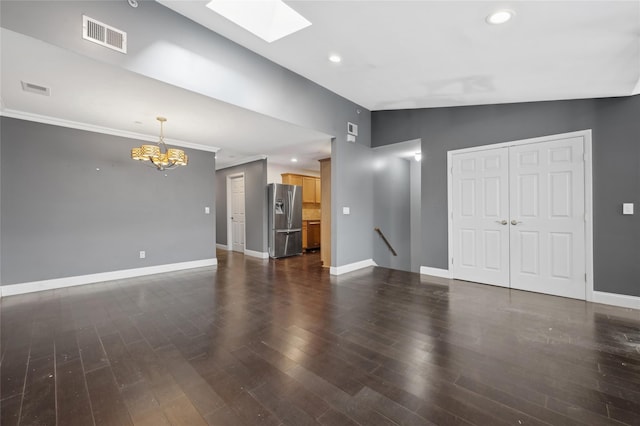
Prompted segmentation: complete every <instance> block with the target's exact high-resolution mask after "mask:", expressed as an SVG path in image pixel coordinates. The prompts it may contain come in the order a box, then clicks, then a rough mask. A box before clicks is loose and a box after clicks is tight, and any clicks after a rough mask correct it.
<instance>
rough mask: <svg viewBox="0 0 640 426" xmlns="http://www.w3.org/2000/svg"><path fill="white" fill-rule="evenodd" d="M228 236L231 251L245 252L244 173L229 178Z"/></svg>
mask: <svg viewBox="0 0 640 426" xmlns="http://www.w3.org/2000/svg"><path fill="white" fill-rule="evenodd" d="M227 216H228V218H227V235H228V248H229V250H233V251H237V252H240V253H244V251H245V199H244V173H240V174H237V175H230V176H227Z"/></svg>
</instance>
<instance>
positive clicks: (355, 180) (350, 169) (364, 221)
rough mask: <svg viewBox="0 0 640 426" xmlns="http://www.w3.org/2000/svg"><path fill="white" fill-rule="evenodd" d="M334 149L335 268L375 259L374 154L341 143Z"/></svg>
mask: <svg viewBox="0 0 640 426" xmlns="http://www.w3.org/2000/svg"><path fill="white" fill-rule="evenodd" d="M331 148H332V150H331V209H332V212H331V223H332V229H331V231H332V233H331V247H332V248H331V265H332V266H342V265H347V264H350V263H354V262H359V261H362V260H365V259H373V251H372V246H373V210H372V208H373V151H372V150H371V148H369V147H367V146H364V145H361V144H360V143H350V142H339V141H337V140H336V141H333V142H332V144H331ZM343 207H349V209H350V214H349V215H345V214H343Z"/></svg>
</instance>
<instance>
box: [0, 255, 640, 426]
mask: <svg viewBox="0 0 640 426" xmlns="http://www.w3.org/2000/svg"><path fill="white" fill-rule="evenodd" d="M218 260H219V266H218V267H217V268H205V269H197V270H190V271H183V272H177V273H169V274H164V275H155V276H148V277H141V278H136V279H129V280H122V281H114V282H108V283H101V284H96V285H87V286H81V287H73V288H67V289H62V290H57V291H47V292H41V293H33V294H28V295H22V296H13V297H8V298H4V299H2V301H1V306H2V315H1V321H2V325H1V327H2V329H1V331H2V335H1V337H2V340H1V343H2V347H1V357H2V358H1V359H2V361H1V374H2V375H1V383H2V387H1V394H0V399H1V409H2V411H1V413H0V415H1V417H0V423H1V424H2V426H11V425H16V424H20V425H55V424H58V425H65V426H66V425H83V426H84V425H93V424H95V425H153V426H157V425H190V426H191V425H206V424H210V425H257V424H260V425H262V424H265V425H281V424H285V425H315V424H323V425H331V426H338V425H355V424H359V425H430V424H444V425H470V424H475V425H483V426H484V425H506V424H512V425H542V424H551V425H573V424H584V425H621V424H632V425H640V331H639V329H640V312H639V311H633V310H628V309H621V308H614V307H608V306H604V305H595V304H590V303H584V302H580V301H576V300H570V299H563V298H558V297H552V296H544V295H538V294H532V293H526V292H521V291H509V290H508V289H503V288H497V287H491V286H484V285H478V284H471V283H465V282H451V283H448V282H447V281H442V282H440V283H438V282H435V281H430V280H429V279H427V278H425V277H420V276H419V275H417V274H409V273H405V272H400V271H393V270H388V269H382V268H369V269H367V270H363V271H358V272H354V273H351V274H347V275H344V276H341V277H339V278H336V277H330V276H329V274H328V271H327V270H323V269H321V268H320V260H319V255H318V254H317V253H316V254H308V255H304V256H301V257H295V258H289V259H283V260H277V261H266V260H259V259H254V258H250V257H244V256H241V255H237V254H229V253H227V252H219V253H218Z"/></svg>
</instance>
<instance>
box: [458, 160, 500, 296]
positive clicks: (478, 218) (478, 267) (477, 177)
mask: <svg viewBox="0 0 640 426" xmlns="http://www.w3.org/2000/svg"><path fill="white" fill-rule="evenodd" d="M452 159H453V173H452V176H453V186H452V190H453V194H452V195H453V199H452V200H453V216H452V222H453V228H452V229H453V238H454V239H455V242H454V245H453V246H454V252H453V265H452V267H453V274H454V275H453V276H454V277H455V278H458V279H463V280H468V281H475V282H481V283H487V284H493V285H499V286H505V287H508V286H509V225H508V220H509V182H508V179H509V169H508V162H509V161H508V150H507V148H500V149H491V150H486V151H475V152H469V153H462V154H457V155H454V156H453V157H452Z"/></svg>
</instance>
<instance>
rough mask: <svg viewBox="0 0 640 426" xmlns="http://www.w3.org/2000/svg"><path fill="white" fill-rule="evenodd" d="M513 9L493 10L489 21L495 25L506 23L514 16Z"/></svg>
mask: <svg viewBox="0 0 640 426" xmlns="http://www.w3.org/2000/svg"><path fill="white" fill-rule="evenodd" d="M513 15H515V13H513V11H511V10H498V11H497V12H493V13H492V14H491V15H489V16H487V23H489V24H493V25H500V24H504V23H505V22H507V21H509V20H510V19H511V18H513Z"/></svg>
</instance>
